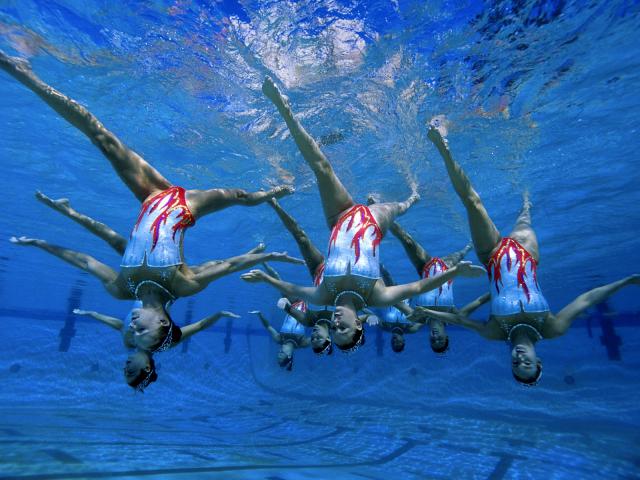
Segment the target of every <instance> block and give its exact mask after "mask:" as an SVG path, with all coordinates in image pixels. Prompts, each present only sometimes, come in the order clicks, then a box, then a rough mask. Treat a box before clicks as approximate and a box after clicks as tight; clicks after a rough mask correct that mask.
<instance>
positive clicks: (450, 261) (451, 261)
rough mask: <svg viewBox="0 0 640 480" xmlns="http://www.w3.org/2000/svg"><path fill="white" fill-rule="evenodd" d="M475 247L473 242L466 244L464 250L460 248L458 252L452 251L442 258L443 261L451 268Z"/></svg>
mask: <svg viewBox="0 0 640 480" xmlns="http://www.w3.org/2000/svg"><path fill="white" fill-rule="evenodd" d="M472 248H473V244H472V243H469V244H467V245H465V247H464V248H463V249H462V250H458V251H457V252H453V253H450V254H449V255H447V256H446V257H444V258H443V259H442V261H443V262H444V263H445V264H446V265H447V267H449V268H451V267H453V266H454V265H457V264H458V263H460V261H461V260H462V259H463V258H464V257H465V255H466V254H467V253H469V250H471V249H472Z"/></svg>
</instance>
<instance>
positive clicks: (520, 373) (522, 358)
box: [511, 344, 541, 380]
mask: <svg viewBox="0 0 640 480" xmlns="http://www.w3.org/2000/svg"><path fill="white" fill-rule="evenodd" d="M538 365H541V362H540V360H539V359H538V357H537V356H536V351H535V348H533V346H532V345H522V344H517V345H514V346H513V348H512V349H511V370H512V372H513V374H514V375H515V376H516V377H518V378H521V379H523V380H529V379H533V378H535V376H536V375H537V373H538Z"/></svg>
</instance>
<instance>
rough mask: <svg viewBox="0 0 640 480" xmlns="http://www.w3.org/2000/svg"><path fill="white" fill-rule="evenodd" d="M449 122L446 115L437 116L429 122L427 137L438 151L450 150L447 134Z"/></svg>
mask: <svg viewBox="0 0 640 480" xmlns="http://www.w3.org/2000/svg"><path fill="white" fill-rule="evenodd" d="M448 126H449V121H448V120H447V119H446V118H445V116H444V115H436V116H435V117H433V118H432V119H431V120H430V121H429V132H428V133H427V136H428V137H429V140H431V141H432V142H433V144H434V145H435V146H436V147H438V149H442V148H444V149H448V148H449V143H448V142H447V133H448V129H447V127H448Z"/></svg>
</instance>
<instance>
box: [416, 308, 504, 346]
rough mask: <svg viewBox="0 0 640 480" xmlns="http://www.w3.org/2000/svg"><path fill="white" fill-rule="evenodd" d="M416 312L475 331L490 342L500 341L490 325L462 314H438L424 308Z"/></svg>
mask: <svg viewBox="0 0 640 480" xmlns="http://www.w3.org/2000/svg"><path fill="white" fill-rule="evenodd" d="M416 310H420V311H421V312H423V313H424V314H425V315H426V316H427V317H431V318H436V319H438V320H442V321H443V322H446V323H449V324H451V325H458V326H459V327H464V328H467V329H469V330H473V331H474V332H476V333H478V334H479V335H481V336H483V337H484V338H487V339H489V340H497V339H498V338H496V336H495V334H494V331H493V329H492V328H491V326H490V325H489V324H488V323H480V322H476V321H475V320H471V319H470V318H469V317H466V316H464V315H461V314H460V313H450V312H438V311H437V310H429V309H428V308H424V307H417V308H416Z"/></svg>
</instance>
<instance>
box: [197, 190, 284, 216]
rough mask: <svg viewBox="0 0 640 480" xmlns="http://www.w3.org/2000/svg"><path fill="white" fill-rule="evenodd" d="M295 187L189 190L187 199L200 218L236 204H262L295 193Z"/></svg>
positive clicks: (251, 205)
mask: <svg viewBox="0 0 640 480" xmlns="http://www.w3.org/2000/svg"><path fill="white" fill-rule="evenodd" d="M293 190H294V189H293V187H291V186H289V185H281V186H279V187H275V188H272V189H271V190H267V191H259V192H246V191H245V190H240V189H239V188H213V189H211V190H189V191H188V192H187V201H188V202H189V209H190V210H191V213H193V215H194V216H195V217H196V218H200V217H202V216H204V215H208V214H209V213H213V212H217V211H218V210H222V209H225V208H227V207H232V206H234V205H242V206H245V207H253V206H255V205H260V204H261V203H264V202H266V201H268V200H270V199H272V198H281V197H284V196H285V195H290V194H292V193H293Z"/></svg>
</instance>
